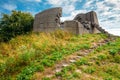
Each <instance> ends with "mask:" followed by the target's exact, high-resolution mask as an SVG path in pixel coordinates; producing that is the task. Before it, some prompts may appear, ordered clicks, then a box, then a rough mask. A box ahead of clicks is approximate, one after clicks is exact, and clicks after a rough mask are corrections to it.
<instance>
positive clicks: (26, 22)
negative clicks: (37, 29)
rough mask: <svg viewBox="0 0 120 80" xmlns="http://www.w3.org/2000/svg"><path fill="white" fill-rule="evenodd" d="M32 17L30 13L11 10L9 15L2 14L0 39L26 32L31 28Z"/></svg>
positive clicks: (4, 39) (7, 38) (8, 38)
mask: <svg viewBox="0 0 120 80" xmlns="http://www.w3.org/2000/svg"><path fill="white" fill-rule="evenodd" d="M32 25H33V17H32V15H31V14H30V13H24V12H21V11H12V13H11V14H10V15H8V14H3V16H2V19H1V21H0V40H1V41H8V40H10V39H11V38H13V37H15V36H17V35H20V34H26V33H28V32H30V31H31V30H32Z"/></svg>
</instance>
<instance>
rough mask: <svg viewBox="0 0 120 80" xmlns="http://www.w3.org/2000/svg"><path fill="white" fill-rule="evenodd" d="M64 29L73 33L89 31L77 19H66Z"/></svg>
mask: <svg viewBox="0 0 120 80" xmlns="http://www.w3.org/2000/svg"><path fill="white" fill-rule="evenodd" d="M63 29H64V30H65V31H68V32H70V33H73V34H84V33H88V31H87V30H86V29H85V28H84V27H83V25H82V24H81V23H80V22H78V21H76V20H71V21H65V22H64V27H63Z"/></svg>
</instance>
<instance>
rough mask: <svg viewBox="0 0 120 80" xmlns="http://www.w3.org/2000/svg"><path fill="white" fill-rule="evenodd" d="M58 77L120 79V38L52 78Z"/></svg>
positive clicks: (70, 78) (100, 79)
mask: <svg viewBox="0 0 120 80" xmlns="http://www.w3.org/2000/svg"><path fill="white" fill-rule="evenodd" d="M57 77H59V78H61V79H62V80H120V38H118V39H116V40H115V41H113V42H109V43H107V44H106V45H103V46H100V47H98V48H97V49H95V50H94V51H93V52H92V53H90V54H89V55H87V56H85V57H83V58H81V59H80V60H78V61H77V62H75V63H73V64H71V65H70V66H67V67H65V68H63V69H62V71H61V72H58V73H56V74H55V76H53V77H52V78H51V80H54V79H56V78H57ZM44 79H49V78H44Z"/></svg>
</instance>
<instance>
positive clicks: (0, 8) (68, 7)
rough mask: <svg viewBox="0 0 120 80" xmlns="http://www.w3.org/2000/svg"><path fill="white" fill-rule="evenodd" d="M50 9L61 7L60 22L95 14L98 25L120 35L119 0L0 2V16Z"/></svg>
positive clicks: (24, 0) (15, 0)
mask: <svg viewBox="0 0 120 80" xmlns="http://www.w3.org/2000/svg"><path fill="white" fill-rule="evenodd" d="M52 7H62V8H63V15H62V17H61V20H62V21H64V20H72V19H73V18H74V17H75V16H76V15H77V14H78V13H85V12H89V11H91V10H94V11H96V12H97V15H98V18H99V22H100V25H101V26H102V27H103V28H104V29H106V30H107V31H109V32H110V33H112V34H116V35H120V0H0V14H1V13H7V14H9V13H10V12H11V10H21V11H24V12H30V13H31V14H32V15H35V14H37V13H38V12H41V11H43V10H45V9H48V8H52Z"/></svg>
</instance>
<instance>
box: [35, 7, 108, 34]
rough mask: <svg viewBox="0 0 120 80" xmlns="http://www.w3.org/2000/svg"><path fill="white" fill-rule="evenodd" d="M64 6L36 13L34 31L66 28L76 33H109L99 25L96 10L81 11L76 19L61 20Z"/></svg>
mask: <svg viewBox="0 0 120 80" xmlns="http://www.w3.org/2000/svg"><path fill="white" fill-rule="evenodd" d="M61 15H62V8H60V7H56V8H51V9H48V10H44V11H42V12H40V13H38V14H36V15H35V20H34V26H33V31H34V32H52V31H55V30H57V29H62V30H66V31H68V32H71V33H74V34H84V33H100V32H102V33H107V32H106V31H105V30H103V29H102V28H101V27H100V26H99V22H98V18H97V14H96V13H95V12H94V11H91V12H88V13H80V14H78V15H76V17H75V18H74V20H71V21H65V22H60V17H61Z"/></svg>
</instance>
